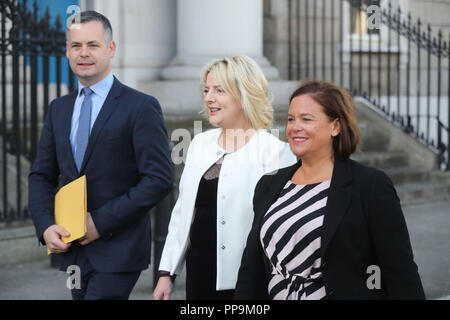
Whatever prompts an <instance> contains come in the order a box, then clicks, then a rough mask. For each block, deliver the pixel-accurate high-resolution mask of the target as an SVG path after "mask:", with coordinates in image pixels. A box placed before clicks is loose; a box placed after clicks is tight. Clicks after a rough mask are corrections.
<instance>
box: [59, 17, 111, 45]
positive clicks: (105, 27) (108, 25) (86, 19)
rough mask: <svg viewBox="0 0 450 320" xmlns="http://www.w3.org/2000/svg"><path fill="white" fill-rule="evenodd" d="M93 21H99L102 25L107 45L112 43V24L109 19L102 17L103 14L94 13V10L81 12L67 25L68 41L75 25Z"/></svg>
mask: <svg viewBox="0 0 450 320" xmlns="http://www.w3.org/2000/svg"><path fill="white" fill-rule="evenodd" d="M91 21H97V22H100V23H101V24H102V26H103V32H104V35H105V41H106V43H109V42H111V40H112V36H113V33H112V27H111V23H110V22H109V20H108V18H106V17H105V16H104V15H102V14H101V13H98V12H97V11H93V10H89V11H83V12H80V13H79V14H77V15H75V16H74V17H73V18H72V19H71V20H70V21H69V23H68V25H67V40H68V39H69V29H70V26H71V25H72V24H73V23H81V24H83V23H88V22H91Z"/></svg>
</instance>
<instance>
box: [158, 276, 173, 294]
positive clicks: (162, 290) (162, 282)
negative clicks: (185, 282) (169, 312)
mask: <svg viewBox="0 0 450 320" xmlns="http://www.w3.org/2000/svg"><path fill="white" fill-rule="evenodd" d="M172 287H173V285H172V280H171V279H170V277H168V276H165V277H160V278H159V280H158V284H157V285H156V288H155V291H153V300H170V295H171V294H172Z"/></svg>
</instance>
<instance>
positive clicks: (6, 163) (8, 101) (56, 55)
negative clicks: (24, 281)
mask: <svg viewBox="0 0 450 320" xmlns="http://www.w3.org/2000/svg"><path fill="white" fill-rule="evenodd" d="M0 11H1V46H0V50H1V79H0V90H1V95H0V96H1V124H0V135H1V136H0V143H1V147H0V148H1V151H0V152H1V154H2V158H1V159H2V168H1V171H0V174H1V180H2V192H1V196H2V203H1V204H0V222H8V221H12V220H21V219H26V218H28V217H29V215H28V210H27V206H26V201H27V199H26V197H27V194H26V190H27V179H26V178H27V175H28V170H29V168H28V167H29V166H30V163H32V162H33V160H34V158H35V156H36V149H37V142H38V139H39V132H40V129H41V127H42V123H43V119H44V117H45V113H46V111H47V107H48V105H49V102H50V101H51V99H53V98H56V97H59V96H61V94H65V93H67V92H68V91H71V90H73V89H74V77H73V74H72V73H71V72H70V68H69V66H68V63H67V61H66V59H64V57H65V41H66V40H65V29H63V28H62V25H61V20H60V17H59V16H58V17H56V20H55V22H54V23H50V21H51V17H50V15H49V11H48V9H47V12H46V14H45V15H44V16H43V17H38V6H37V3H36V1H34V4H33V9H31V10H30V9H29V8H28V3H27V0H23V1H22V2H21V3H19V2H18V1H15V0H2V1H1V2H0ZM64 76H65V79H64V78H63V77H64Z"/></svg>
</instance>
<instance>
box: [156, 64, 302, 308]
mask: <svg viewBox="0 0 450 320" xmlns="http://www.w3.org/2000/svg"><path fill="white" fill-rule="evenodd" d="M202 87H203V100H204V103H205V107H206V108H205V112H206V113H207V115H208V118H209V121H210V123H211V124H212V125H214V126H217V127H218V128H217V129H212V130H209V131H207V132H204V133H201V134H198V135H196V136H195V137H194V139H193V140H192V142H191V144H190V146H189V150H188V153H187V156H186V162H185V167H184V170H183V173H182V175H181V180H180V184H179V196H178V199H177V202H176V204H175V207H174V208H173V211H172V215H171V219H170V223H169V230H168V234H167V238H166V243H165V246H164V250H163V252H162V256H161V262H160V265H159V280H158V284H157V286H156V288H155V291H154V292H153V298H154V299H155V300H159V299H169V298H170V295H171V292H172V280H173V278H174V276H175V275H177V274H179V273H181V271H182V268H183V266H184V263H185V262H186V298H187V299H188V300H192V299H195V300H197V299H213V300H220V299H232V298H233V294H234V288H235V284H236V280H237V274H238V271H239V266H240V261H241V258H242V252H243V250H244V247H245V242H246V240H247V236H248V233H249V231H250V228H251V225H252V221H253V204H252V199H253V191H254V189H255V186H256V183H257V182H258V180H259V179H260V178H261V177H262V176H263V175H264V174H267V173H269V172H273V171H276V170H277V169H278V168H283V167H287V166H289V165H292V164H294V163H295V162H296V157H295V156H294V154H293V153H292V152H291V150H290V148H289V145H288V144H286V143H284V142H282V141H280V140H279V139H278V138H276V137H275V136H274V135H273V134H271V133H268V132H267V131H266V130H265V129H267V128H268V127H270V126H271V125H272V116H273V108H272V104H271V99H270V97H269V90H268V83H267V80H266V79H265V77H264V75H263V73H262V71H261V69H260V68H259V67H258V65H257V64H256V63H255V62H254V61H253V60H252V59H250V58H249V57H246V56H234V57H232V58H223V59H218V60H214V61H212V62H211V63H210V64H209V65H208V66H207V67H206V68H205V72H204V74H203V78H202Z"/></svg>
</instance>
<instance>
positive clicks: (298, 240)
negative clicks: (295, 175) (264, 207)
mask: <svg viewBox="0 0 450 320" xmlns="http://www.w3.org/2000/svg"><path fill="white" fill-rule="evenodd" d="M329 188H330V180H327V181H324V182H321V183H315V184H308V185H296V184H294V183H292V181H288V182H287V183H286V185H285V187H284V189H283V190H282V192H281V193H280V196H279V198H278V200H277V201H275V202H274V203H273V204H272V206H271V207H270V208H269V210H268V211H267V213H266V214H265V215H264V220H263V225H262V228H261V233H260V237H261V243H262V246H263V248H264V251H265V253H266V255H267V257H268V258H269V261H270V262H271V265H272V276H271V280H270V282H269V287H268V292H269V296H270V298H272V299H274V300H319V299H322V298H324V297H325V296H326V292H325V287H324V286H323V279H322V273H321V257H320V240H321V233H322V225H323V217H324V216H323V214H324V209H325V206H326V204H327V199H328V190H329Z"/></svg>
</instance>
